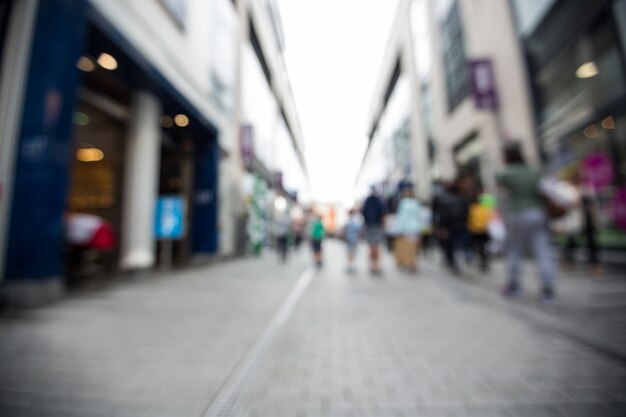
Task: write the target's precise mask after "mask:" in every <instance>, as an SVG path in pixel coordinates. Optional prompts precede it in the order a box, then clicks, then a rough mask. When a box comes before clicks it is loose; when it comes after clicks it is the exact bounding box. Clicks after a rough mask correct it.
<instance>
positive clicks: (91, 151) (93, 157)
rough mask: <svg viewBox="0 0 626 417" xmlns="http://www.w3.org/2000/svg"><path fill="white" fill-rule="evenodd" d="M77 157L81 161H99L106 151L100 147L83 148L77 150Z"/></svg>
mask: <svg viewBox="0 0 626 417" xmlns="http://www.w3.org/2000/svg"><path fill="white" fill-rule="evenodd" d="M76 159H78V160H79V161H81V162H97V161H102V159H104V152H102V151H101V150H100V149H98V148H81V149H78V150H77V151H76Z"/></svg>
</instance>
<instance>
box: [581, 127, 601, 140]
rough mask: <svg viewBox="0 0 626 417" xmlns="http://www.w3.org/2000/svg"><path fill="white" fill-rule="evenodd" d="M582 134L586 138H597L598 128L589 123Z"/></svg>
mask: <svg viewBox="0 0 626 417" xmlns="http://www.w3.org/2000/svg"><path fill="white" fill-rule="evenodd" d="M583 134H584V135H585V136H587V137H588V138H597V137H598V128H597V127H596V125H595V124H592V125H589V126H587V127H586V128H585V130H583Z"/></svg>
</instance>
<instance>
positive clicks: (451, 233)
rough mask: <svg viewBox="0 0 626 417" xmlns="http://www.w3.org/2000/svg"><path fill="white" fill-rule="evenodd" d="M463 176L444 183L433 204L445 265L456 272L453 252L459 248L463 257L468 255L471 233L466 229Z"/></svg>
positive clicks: (466, 210)
mask: <svg viewBox="0 0 626 417" xmlns="http://www.w3.org/2000/svg"><path fill="white" fill-rule="evenodd" d="M468 181H469V180H468V179H467V177H465V176H459V177H457V178H456V179H455V180H454V181H453V182H451V183H444V184H442V187H441V188H440V190H439V192H438V193H437V194H436V195H435V198H434V199H433V203H432V210H433V226H434V230H435V236H436V237H437V239H438V240H439V243H440V245H441V248H442V250H443V253H444V255H445V260H446V266H447V267H448V268H449V269H450V270H451V271H452V272H454V273H459V272H460V270H459V265H458V262H457V260H456V256H455V252H456V251H457V250H461V251H462V252H463V253H464V255H465V257H466V260H467V261H469V260H470V258H471V251H470V235H469V232H468V230H467V216H468V211H469V202H470V200H469V198H468V197H466V195H465V194H466V193H465V192H464V188H466V187H467V186H466V184H467V183H468Z"/></svg>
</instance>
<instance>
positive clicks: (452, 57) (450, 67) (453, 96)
mask: <svg viewBox="0 0 626 417" xmlns="http://www.w3.org/2000/svg"><path fill="white" fill-rule="evenodd" d="M441 48H442V54H443V67H444V72H445V80H446V93H447V98H448V111H452V110H454V108H455V107H456V106H457V105H458V104H459V103H460V102H461V101H462V100H463V99H464V98H465V97H466V96H467V95H468V94H469V91H470V85H469V70H468V67H467V59H466V56H465V45H464V42H463V28H462V26H461V16H460V13H459V5H458V3H457V2H454V5H453V6H452V8H451V9H450V12H448V16H446V19H445V21H444V22H443V23H442V25H441Z"/></svg>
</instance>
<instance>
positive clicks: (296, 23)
mask: <svg viewBox="0 0 626 417" xmlns="http://www.w3.org/2000/svg"><path fill="white" fill-rule="evenodd" d="M397 5H398V0H313V1H312V0H279V7H280V12H281V15H282V19H283V25H284V30H285V39H286V40H285V43H286V48H285V62H286V65H287V71H288V73H289V78H290V81H291V85H292V89H293V94H294V98H295V101H296V108H297V110H298V115H299V117H300V122H301V125H302V130H303V134H304V139H305V146H306V158H307V164H308V168H309V175H310V179H311V194H312V197H313V200H314V201H317V202H339V203H344V204H349V203H351V201H352V200H353V198H354V195H353V193H354V182H355V179H356V174H357V171H358V168H359V165H360V163H361V160H362V158H363V153H364V151H365V147H366V144H367V130H368V129H369V127H370V126H368V121H367V115H368V111H369V109H370V105H371V101H372V95H373V89H374V85H375V83H376V80H377V76H378V73H379V71H380V67H381V59H382V56H383V53H384V49H385V46H386V43H387V40H388V38H389V33H390V30H391V23H392V19H393V16H394V14H395V12H396V8H397Z"/></svg>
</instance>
